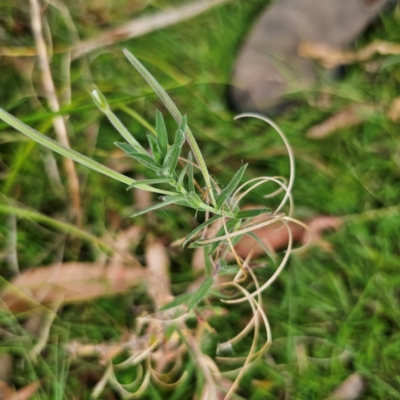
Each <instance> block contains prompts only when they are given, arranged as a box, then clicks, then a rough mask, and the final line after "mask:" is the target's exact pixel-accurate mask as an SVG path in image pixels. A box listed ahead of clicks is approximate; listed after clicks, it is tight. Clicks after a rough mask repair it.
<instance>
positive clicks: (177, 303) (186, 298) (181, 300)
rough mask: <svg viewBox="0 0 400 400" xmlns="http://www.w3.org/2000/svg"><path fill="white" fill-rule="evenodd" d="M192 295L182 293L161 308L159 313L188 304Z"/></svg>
mask: <svg viewBox="0 0 400 400" xmlns="http://www.w3.org/2000/svg"><path fill="white" fill-rule="evenodd" d="M192 295H193V294H192V293H182V294H180V295H179V296H176V297H175V298H174V299H173V300H171V301H170V302H169V303H167V304H164V305H163V306H161V307H160V308H159V311H164V310H169V309H170V308H174V307H177V306H180V305H182V304H184V303H187V302H188V301H189V300H190V299H191V297H192Z"/></svg>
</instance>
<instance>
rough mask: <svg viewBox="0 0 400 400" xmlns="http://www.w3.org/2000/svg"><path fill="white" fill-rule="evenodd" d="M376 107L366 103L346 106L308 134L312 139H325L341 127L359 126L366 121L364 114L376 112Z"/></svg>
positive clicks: (311, 129) (315, 126)
mask: <svg viewBox="0 0 400 400" xmlns="http://www.w3.org/2000/svg"><path fill="white" fill-rule="evenodd" d="M376 111H377V109H376V107H374V106H372V105H366V104H356V105H351V106H350V107H346V108H344V109H343V110H341V111H339V112H338V113H337V114H335V115H333V116H331V117H329V118H328V119H326V120H325V121H323V122H321V123H320V124H317V125H314V126H313V127H312V128H310V129H309V130H308V132H307V134H306V136H307V137H308V138H310V139H323V138H325V137H327V136H329V135H331V134H332V133H334V132H336V131H338V130H339V129H344V128H350V127H352V126H357V125H360V124H362V123H363V122H364V121H365V117H364V116H363V115H365V114H367V113H373V112H376Z"/></svg>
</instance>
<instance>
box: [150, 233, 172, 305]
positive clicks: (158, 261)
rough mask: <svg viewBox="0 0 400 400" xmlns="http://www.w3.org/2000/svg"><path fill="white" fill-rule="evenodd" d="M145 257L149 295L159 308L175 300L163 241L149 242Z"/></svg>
mask: <svg viewBox="0 0 400 400" xmlns="http://www.w3.org/2000/svg"><path fill="white" fill-rule="evenodd" d="M145 257H146V264H147V268H146V269H147V273H148V275H149V278H148V279H149V285H148V293H149V295H150V296H151V297H152V298H153V299H154V302H155V303H156V307H157V308H159V307H161V306H162V305H164V304H166V303H168V302H170V301H171V300H172V299H173V296H172V293H171V282H170V280H169V257H168V253H167V249H166V248H165V246H164V244H163V243H162V242H161V241H153V240H149V241H148V243H147V246H146V254H145Z"/></svg>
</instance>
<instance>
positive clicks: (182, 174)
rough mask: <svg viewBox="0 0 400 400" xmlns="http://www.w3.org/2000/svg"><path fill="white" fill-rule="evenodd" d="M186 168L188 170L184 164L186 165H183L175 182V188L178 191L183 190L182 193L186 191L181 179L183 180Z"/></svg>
mask: <svg viewBox="0 0 400 400" xmlns="http://www.w3.org/2000/svg"><path fill="white" fill-rule="evenodd" d="M187 170H188V165H187V164H186V165H185V166H184V167H183V169H182V171H181V173H180V174H179V176H178V181H177V182H176V188H177V189H178V190H179V191H180V192H183V193H185V192H186V190H185V186H184V184H183V181H184V179H185V176H186V171H187Z"/></svg>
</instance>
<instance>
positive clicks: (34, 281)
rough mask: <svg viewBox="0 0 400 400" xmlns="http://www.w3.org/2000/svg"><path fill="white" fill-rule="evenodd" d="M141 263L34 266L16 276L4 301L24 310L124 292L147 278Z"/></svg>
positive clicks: (4, 296)
mask: <svg viewBox="0 0 400 400" xmlns="http://www.w3.org/2000/svg"><path fill="white" fill-rule="evenodd" d="M145 276H146V274H145V271H144V270H143V269H141V268H138V267H133V268H132V267H127V266H124V265H117V264H111V265H110V266H103V265H101V264H96V263H83V262H70V263H64V264H53V265H49V266H46V267H38V268H32V269H29V270H26V271H24V272H23V273H22V274H21V275H19V276H17V277H15V278H14V279H13V280H12V281H11V282H10V283H9V284H8V285H7V286H6V287H5V289H4V290H3V291H2V293H1V296H2V300H3V301H2V304H3V306H4V305H5V306H6V307H7V308H8V309H9V310H11V311H12V312H23V311H28V310H31V309H33V308H37V307H40V306H41V305H49V304H51V303H58V302H61V303H70V302H78V301H87V300H92V299H94V298H97V297H100V296H106V295H113V294H115V293H122V292H125V291H127V290H129V289H130V288H131V287H133V286H136V285H138V284H139V283H141V282H142V281H143V280H144V279H145Z"/></svg>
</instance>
